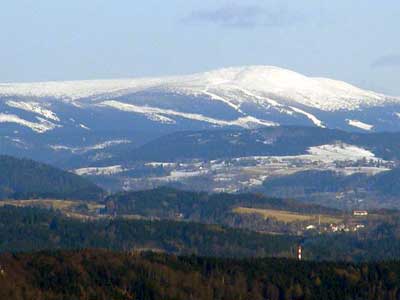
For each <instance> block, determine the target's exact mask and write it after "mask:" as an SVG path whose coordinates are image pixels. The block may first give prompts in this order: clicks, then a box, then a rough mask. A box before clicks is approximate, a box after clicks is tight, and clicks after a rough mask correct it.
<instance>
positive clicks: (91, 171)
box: [74, 165, 126, 176]
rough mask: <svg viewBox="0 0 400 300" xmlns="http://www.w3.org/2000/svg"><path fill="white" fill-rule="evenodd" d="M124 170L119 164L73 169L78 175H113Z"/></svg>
mask: <svg viewBox="0 0 400 300" xmlns="http://www.w3.org/2000/svg"><path fill="white" fill-rule="evenodd" d="M124 171H126V170H125V169H124V168H123V167H122V166H121V165H116V166H109V167H101V168H100V167H99V168H97V167H93V168H81V169H76V170H74V173H75V174H77V175H79V176H84V175H86V176H88V175H92V176H100V175H114V174H118V173H122V172H124Z"/></svg>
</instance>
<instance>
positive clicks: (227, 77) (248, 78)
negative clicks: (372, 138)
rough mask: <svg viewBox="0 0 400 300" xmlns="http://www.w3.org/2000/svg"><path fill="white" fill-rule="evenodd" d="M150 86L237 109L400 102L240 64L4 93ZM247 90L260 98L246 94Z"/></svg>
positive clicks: (107, 94)
mask: <svg viewBox="0 0 400 300" xmlns="http://www.w3.org/2000/svg"><path fill="white" fill-rule="evenodd" d="M146 89H158V90H163V91H166V92H168V91H171V92H176V93H179V94H188V95H195V96H199V95H203V96H207V97H208V98H209V97H211V98H212V99H214V100H218V101H222V102H225V103H226V104H228V105H229V106H231V107H232V108H234V109H239V107H240V106H241V104H242V103H245V102H251V103H255V102H256V103H258V104H259V103H262V102H265V103H266V104H270V103H271V102H270V100H274V101H277V103H279V104H285V105H287V104H290V105H291V106H296V105H300V106H301V109H302V110H304V107H310V108H316V109H320V110H324V111H337V110H356V109H359V108H360V107H363V106H369V107H372V106H381V105H384V104H386V103H394V102H396V103H400V98H395V97H388V96H385V95H382V94H379V93H375V92H371V91H365V90H362V89H359V88H357V87H355V86H352V85H350V84H347V83H345V82H342V81H336V80H331V79H326V78H313V77H307V76H304V75H301V74H299V73H296V72H293V71H290V70H285V69H282V68H278V67H272V66H249V67H235V68H226V69H220V70H216V71H211V72H205V73H198V74H194V75H187V76H175V77H165V78H150V79H146V78H145V79H124V80H97V81H76V82H73V81H70V82H43V83H22V84H0V96H26V97H38V98H44V97H48V98H55V99H61V100H66V101H73V103H75V104H76V105H78V106H79V105H81V103H83V102H80V103H79V102H77V101H75V100H82V101H83V100H85V98H95V99H97V98H100V99H106V98H109V99H110V98H111V97H116V96H122V95H126V94H129V93H132V92H139V91H145V90H146ZM243 90H246V91H248V92H249V93H251V94H253V95H256V96H257V97H258V98H257V99H254V97H253V98H252V97H243ZM86 102H87V101H86ZM86 102H85V103H86ZM298 108H299V107H298Z"/></svg>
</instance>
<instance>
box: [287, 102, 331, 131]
mask: <svg viewBox="0 0 400 300" xmlns="http://www.w3.org/2000/svg"><path fill="white" fill-rule="evenodd" d="M290 108H291V109H293V110H294V111H295V112H297V113H299V114H302V115H305V116H306V117H307V118H308V119H310V120H311V122H313V123H314V125H316V126H318V127H321V128H326V126H325V125H324V123H323V122H322V121H321V120H319V119H318V118H317V117H316V116H314V115H312V114H310V113H308V112H305V111H304V110H301V109H299V108H296V107H293V106H290Z"/></svg>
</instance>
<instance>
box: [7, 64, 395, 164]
mask: <svg viewBox="0 0 400 300" xmlns="http://www.w3.org/2000/svg"><path fill="white" fill-rule="evenodd" d="M399 112H400V98H397V97H390V96H386V95H383V94H379V93H375V92H371V91H365V90H362V89H359V88H357V87H354V86H352V85H349V84H347V83H344V82H341V81H336V80H331V79H325V78H313V77H307V76H304V75H301V74H298V73H295V72H293V71H289V70H285V69H281V68H277V67H270V66H251V67H237V68H227V69H220V70H216V71H211V72H205V73H199V74H194V75H187V76H175V77H165V78H145V79H122V80H98V81H71V82H43V83H20V84H0V136H1V138H0V146H1V152H2V153H7V154H14V155H17V154H18V155H25V156H26V155H31V157H32V156H33V157H34V158H39V157H40V156H41V155H42V156H43V157H52V158H54V161H56V160H60V159H65V158H68V157H69V158H70V157H71V156H72V157H73V156H74V155H73V154H74V153H72V152H74V150H76V149H77V148H78V147H81V148H85V149H87V148H91V147H93V146H94V145H98V144H104V143H108V142H112V141H121V140H124V141H126V142H129V143H132V144H135V145H139V144H143V143H144V142H146V141H149V140H150V139H153V138H156V137H159V136H161V135H164V134H168V133H172V132H176V131H180V130H204V129H214V128H221V127H228V128H258V127H270V126H278V125H297V126H298V125H301V126H316V127H327V128H338V129H344V130H350V131H396V130H400V119H399V116H400V114H399ZM92 159H93V160H96V157H94V158H92Z"/></svg>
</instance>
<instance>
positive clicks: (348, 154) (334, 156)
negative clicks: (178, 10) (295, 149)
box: [307, 144, 378, 161]
mask: <svg viewBox="0 0 400 300" xmlns="http://www.w3.org/2000/svg"><path fill="white" fill-rule="evenodd" d="M307 152H308V153H309V154H311V155H312V156H314V157H315V158H316V159H319V160H322V161H324V160H327V161H358V160H361V159H366V160H378V158H376V156H375V154H374V153H372V152H371V151H369V150H367V149H364V148H360V147H357V146H353V145H348V144H328V145H321V146H316V147H310V148H309V149H308V151H307Z"/></svg>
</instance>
